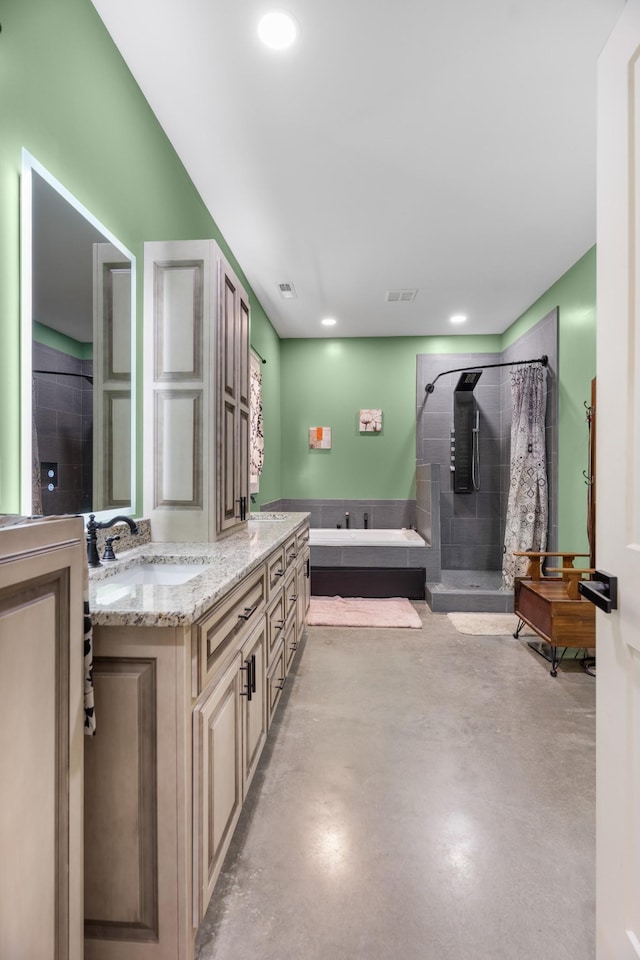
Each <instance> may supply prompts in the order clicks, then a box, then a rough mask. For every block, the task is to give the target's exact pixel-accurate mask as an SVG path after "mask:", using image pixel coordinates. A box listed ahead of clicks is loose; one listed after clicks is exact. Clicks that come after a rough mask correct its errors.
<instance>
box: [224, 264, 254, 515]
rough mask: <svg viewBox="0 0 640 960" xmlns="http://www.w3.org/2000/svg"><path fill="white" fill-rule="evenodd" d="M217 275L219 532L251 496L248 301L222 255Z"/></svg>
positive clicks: (245, 507)
mask: <svg viewBox="0 0 640 960" xmlns="http://www.w3.org/2000/svg"><path fill="white" fill-rule="evenodd" d="M217 275H218V281H217V282H218V309H217V338H218V371H219V374H218V447H217V456H218V480H219V484H220V496H219V498H218V515H217V532H218V533H223V532H227V531H228V530H231V529H233V528H234V527H236V526H238V525H239V524H242V523H243V522H244V520H245V519H246V516H247V515H248V512H249V508H248V497H249V301H248V297H247V295H246V293H245V291H244V290H243V288H242V286H241V285H240V283H239V281H238V278H237V277H236V275H235V274H234V272H233V270H232V269H231V267H230V266H229V264H228V263H227V262H226V260H225V259H224V257H222V254H220V253H218V258H217Z"/></svg>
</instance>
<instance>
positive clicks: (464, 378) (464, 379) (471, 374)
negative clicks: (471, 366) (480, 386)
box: [456, 370, 482, 393]
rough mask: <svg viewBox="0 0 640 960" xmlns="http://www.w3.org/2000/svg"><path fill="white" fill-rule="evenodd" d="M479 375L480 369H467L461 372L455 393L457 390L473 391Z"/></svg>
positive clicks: (480, 373) (480, 374)
mask: <svg viewBox="0 0 640 960" xmlns="http://www.w3.org/2000/svg"><path fill="white" fill-rule="evenodd" d="M481 376H482V370H469V371H467V372H465V373H463V374H461V376H460V379H459V380H458V385H457V386H456V393H458V391H465V392H466V391H469V390H471V391H473V390H474V389H475V385H476V383H477V382H478V380H479V379H480V377H481Z"/></svg>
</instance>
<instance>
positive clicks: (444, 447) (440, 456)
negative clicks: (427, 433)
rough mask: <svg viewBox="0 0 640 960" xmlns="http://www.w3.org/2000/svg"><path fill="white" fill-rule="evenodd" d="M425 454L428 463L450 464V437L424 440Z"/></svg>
mask: <svg viewBox="0 0 640 960" xmlns="http://www.w3.org/2000/svg"><path fill="white" fill-rule="evenodd" d="M422 449H423V456H424V460H425V462H426V463H440V464H448V463H449V458H450V456H451V443H450V441H449V439H448V438H442V439H431V438H427V439H426V440H423V441H422Z"/></svg>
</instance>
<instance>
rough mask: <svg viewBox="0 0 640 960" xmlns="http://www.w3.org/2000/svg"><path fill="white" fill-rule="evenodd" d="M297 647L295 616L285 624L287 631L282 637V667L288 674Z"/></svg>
mask: <svg viewBox="0 0 640 960" xmlns="http://www.w3.org/2000/svg"><path fill="white" fill-rule="evenodd" d="M297 649H298V622H297V620H296V618H295V617H293V618H292V619H291V622H290V623H289V624H288V625H287V632H286V634H285V637H284V669H285V673H286V674H288V673H289V670H290V669H291V664H292V662H293V658H294V656H295V653H296V650H297Z"/></svg>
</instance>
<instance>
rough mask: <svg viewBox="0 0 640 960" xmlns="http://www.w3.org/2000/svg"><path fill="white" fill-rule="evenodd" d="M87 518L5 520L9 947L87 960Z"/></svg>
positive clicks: (2, 769)
mask: <svg viewBox="0 0 640 960" xmlns="http://www.w3.org/2000/svg"><path fill="white" fill-rule="evenodd" d="M85 563H86V553H85V547H84V537H83V529H82V521H81V520H80V519H79V518H76V519H73V520H64V521H48V522H47V521H45V522H42V523H37V524H33V525H26V526H24V527H13V528H8V529H2V530H0V709H1V711H2V723H1V724H0V957H2V958H3V960H4V958H5V957H6V958H7V960H36V958H37V960H81V957H82V944H83V909H82V770H83V767H82V746H83V719H84V714H83V709H82V690H83V646H84V640H83V616H82V566H83V564H85Z"/></svg>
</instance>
